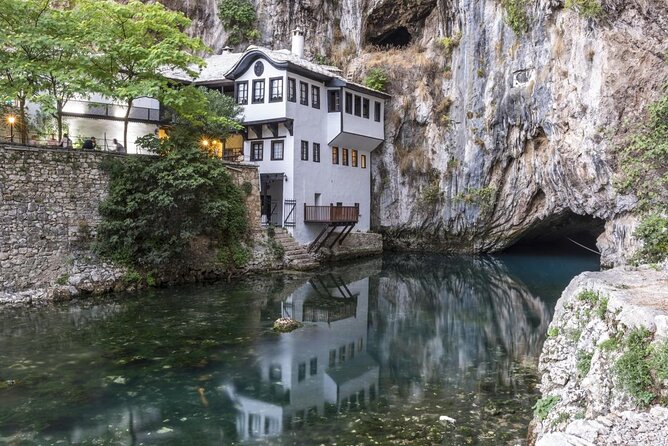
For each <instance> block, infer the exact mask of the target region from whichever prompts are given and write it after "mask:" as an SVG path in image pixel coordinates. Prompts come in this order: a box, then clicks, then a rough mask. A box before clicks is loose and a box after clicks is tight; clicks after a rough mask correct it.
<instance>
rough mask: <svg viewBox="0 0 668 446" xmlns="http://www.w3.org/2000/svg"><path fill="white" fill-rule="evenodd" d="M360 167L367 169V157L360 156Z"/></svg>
mask: <svg viewBox="0 0 668 446" xmlns="http://www.w3.org/2000/svg"><path fill="white" fill-rule="evenodd" d="M360 167H361V168H362V169H366V155H364V154H362V155H360Z"/></svg>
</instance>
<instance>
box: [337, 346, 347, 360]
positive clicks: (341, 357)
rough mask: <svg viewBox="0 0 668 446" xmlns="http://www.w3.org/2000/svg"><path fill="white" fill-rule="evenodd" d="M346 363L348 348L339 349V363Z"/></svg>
mask: <svg viewBox="0 0 668 446" xmlns="http://www.w3.org/2000/svg"><path fill="white" fill-rule="evenodd" d="M344 362H346V346H345V345H344V346H343V347H341V348H339V363H340V364H341V363H344Z"/></svg>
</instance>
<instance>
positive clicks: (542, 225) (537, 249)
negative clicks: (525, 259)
mask: <svg viewBox="0 0 668 446" xmlns="http://www.w3.org/2000/svg"><path fill="white" fill-rule="evenodd" d="M604 230H605V220H603V219H601V218H596V217H593V216H591V215H578V214H576V213H574V212H572V211H565V212H563V213H561V214H557V215H553V216H550V217H547V218H545V219H544V220H541V221H539V222H536V223H535V224H534V225H533V226H531V227H530V228H529V229H528V230H527V231H526V232H524V234H522V236H521V237H520V238H519V239H518V240H517V241H516V242H515V243H514V244H513V245H512V246H510V247H509V248H508V249H506V251H505V252H518V251H521V252H531V253H546V254H554V253H569V254H589V255H599V254H596V252H598V248H597V247H596V239H597V238H598V237H599V236H600V235H601V234H602V233H603V231H604ZM592 251H595V252H592Z"/></svg>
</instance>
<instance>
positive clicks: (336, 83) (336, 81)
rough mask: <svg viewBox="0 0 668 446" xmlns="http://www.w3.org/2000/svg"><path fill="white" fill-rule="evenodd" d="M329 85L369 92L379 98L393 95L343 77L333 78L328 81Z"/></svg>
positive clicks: (387, 97)
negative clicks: (348, 80)
mask: <svg viewBox="0 0 668 446" xmlns="http://www.w3.org/2000/svg"><path fill="white" fill-rule="evenodd" d="M327 87H330V88H332V87H335V88H341V87H343V88H347V89H349V90H353V91H357V92H359V93H364V94H368V95H370V96H375V97H377V98H382V99H390V98H392V96H390V95H389V94H387V93H383V92H382V91H378V90H374V89H372V88H368V87H363V86H361V85H357V84H353V83H351V82H346V81H344V80H343V79H340V78H337V77H335V78H333V79H332V80H331V81H329V82H327Z"/></svg>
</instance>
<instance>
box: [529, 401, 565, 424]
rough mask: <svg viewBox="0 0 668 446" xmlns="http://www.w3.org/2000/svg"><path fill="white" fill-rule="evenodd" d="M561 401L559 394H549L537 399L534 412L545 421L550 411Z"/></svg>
mask: <svg viewBox="0 0 668 446" xmlns="http://www.w3.org/2000/svg"><path fill="white" fill-rule="evenodd" d="M559 401H561V398H559V397H558V396H557V395H548V396H544V397H543V398H541V399H539V400H538V401H536V404H534V406H533V414H534V415H535V416H536V417H537V418H538V419H539V420H540V421H543V420H545V419H546V418H547V416H548V415H549V414H550V411H551V410H552V409H554V406H556V405H557V403H558V402H559Z"/></svg>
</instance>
